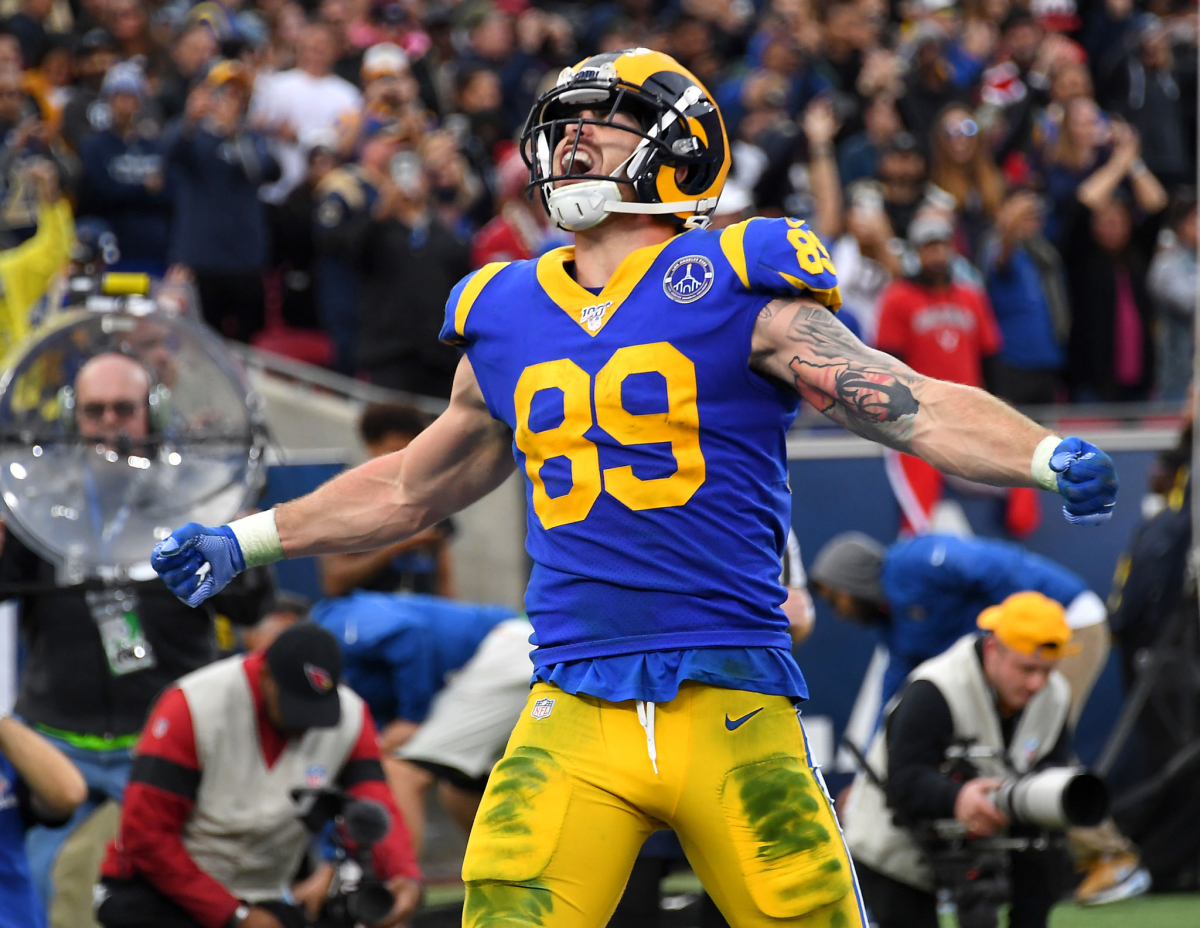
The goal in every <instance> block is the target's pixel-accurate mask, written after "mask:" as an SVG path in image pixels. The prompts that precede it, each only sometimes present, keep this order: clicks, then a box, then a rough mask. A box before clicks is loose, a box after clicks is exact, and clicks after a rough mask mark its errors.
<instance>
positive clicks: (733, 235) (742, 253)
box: [721, 219, 754, 290]
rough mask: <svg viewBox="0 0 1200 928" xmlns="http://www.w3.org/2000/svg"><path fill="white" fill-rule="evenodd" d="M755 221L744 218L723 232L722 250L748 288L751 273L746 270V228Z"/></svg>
mask: <svg viewBox="0 0 1200 928" xmlns="http://www.w3.org/2000/svg"><path fill="white" fill-rule="evenodd" d="M753 221H754V220H753V219H743V220H742V221H741V222H738V223H734V224H733V225H731V226H730V227H729V228H727V229H726V230H725V231H724V232H722V233H721V251H723V252H725V260H726V261H728V262H729V263H730V264H731V265H733V270H734V273H735V274H737V276H738V280H740V281H741V282H742V286H743V287H745V288H746V289H747V290H748V289H750V275H749V274H748V273H747V272H746V229H747V228H748V227H749V225H750V223H751V222H753Z"/></svg>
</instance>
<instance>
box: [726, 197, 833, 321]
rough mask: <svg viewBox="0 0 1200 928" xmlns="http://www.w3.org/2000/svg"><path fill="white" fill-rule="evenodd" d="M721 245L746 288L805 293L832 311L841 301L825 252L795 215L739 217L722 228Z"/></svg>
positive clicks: (782, 292)
mask: <svg viewBox="0 0 1200 928" xmlns="http://www.w3.org/2000/svg"><path fill="white" fill-rule="evenodd" d="M721 250H722V251H723V252H724V253H725V257H726V258H727V259H728V261H729V263H730V264H731V265H732V266H733V269H734V271H735V273H736V274H737V276H738V279H739V281H740V282H741V284H742V286H743V287H745V288H746V289H747V290H750V291H753V292H758V293H765V294H771V295H773V296H783V297H788V296H798V295H803V296H806V297H808V298H810V299H813V300H816V301H817V302H818V303H821V304H823V305H825V306H828V307H829V308H830V309H832V310H835V311H836V310H837V308H838V307H839V306H841V305H842V296H841V294H840V293H839V292H838V283H837V272H836V271H835V270H834V267H833V262H832V261H831V260H830V259H829V252H828V251H826V249H825V246H824V245H823V244H822V243H821V240H820V239H819V238H817V236H816V233H815V232H813V231H812V230H811V229H809V228H808V226H807V225H805V224H804V222H802V221H801V220H799V219H763V218H754V219H748V220H746V221H745V222H739V223H737V224H736V225H732V226H730V227H729V228H728V229H726V230H725V231H723V232H722V233H721Z"/></svg>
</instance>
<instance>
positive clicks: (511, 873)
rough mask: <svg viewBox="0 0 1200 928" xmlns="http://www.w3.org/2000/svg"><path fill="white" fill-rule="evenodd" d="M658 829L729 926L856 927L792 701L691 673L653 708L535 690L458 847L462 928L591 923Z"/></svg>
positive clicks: (834, 832)
mask: <svg viewBox="0 0 1200 928" xmlns="http://www.w3.org/2000/svg"><path fill="white" fill-rule="evenodd" d="M656 766H657V772H655V767H656ZM661 828H674V829H675V831H676V832H677V833H678V835H679V839H680V841H681V842H682V844H683V848H684V851H686V853H687V857H688V860H689V861H690V862H691V864H692V867H693V868H694V869H695V871H696V873H697V875H698V876H699V877H700V879H701V881H702V882H703V883H704V887H705V889H706V890H708V892H709V894H710V895H711V896H712V897H713V900H714V901H715V902H716V904H717V906H718V907H719V908H720V910H721V912H722V913H723V914H724V916H725V918H726V919H727V920H728V921H729V923H730V925H732V926H733V928H758V926H768V925H770V926H785V925H786V926H800V925H802V926H805V928H818V926H819V928H866V924H867V921H866V917H865V916H864V914H863V910H862V904H861V901H860V899H859V895H858V888H857V884H856V881H855V877H854V870H853V867H852V865H851V863H850V858H849V856H848V854H847V852H846V847H845V845H844V844H843V843H842V838H841V833H840V831H839V829H838V825H837V821H836V819H835V818H834V814H833V809H832V806H831V804H830V801H829V797H828V794H827V793H826V791H825V786H824V783H823V782H822V781H821V780H820V775H819V774H818V773H817V771H816V770H814V769H813V768H812V767H811V766H810V764H809V760H808V750H807V745H806V744H805V740H804V733H803V731H802V730H801V728H800V721H799V719H798V718H797V715H796V709H795V707H794V706H793V705H792V703H791V701H790V700H788V699H786V698H784V697H782V696H764V695H762V694H758V693H751V692H746V691H742V690H729V689H722V688H720V687H714V686H708V685H705V684H700V683H692V682H687V683H684V684H683V685H682V686H681V687H680V689H679V695H678V696H677V697H676V698H675V699H673V700H671V701H670V702H668V703H661V704H658V705H657V706H656V705H654V704H642V705H639V704H638V703H636V702H634V701H627V702H620V703H613V702H606V701H604V700H602V699H594V698H592V697H590V696H572V695H569V694H567V693H564V692H563V691H562V690H560V689H558V688H556V687H553V686H550V685H549V684H546V683H538V684H536V685H535V686H534V687H533V690H532V692H531V693H530V695H529V701H528V703H527V704H526V707H525V711H524V712H523V713H522V715H521V719H520V721H519V722H518V723H517V727H516V729H515V730H514V731H513V734H512V738H511V739H510V740H509V743H508V749H507V751H506V752H505V754H504V758H503V759H502V760H501V761H500V762H499V763H498V764H497V765H496V767H495V769H494V770H493V771H492V775H491V779H490V780H489V781H488V787H487V792H486V793H485V794H484V797H483V802H482V804H481V805H480V807H479V812H478V814H477V815H476V817H475V826H474V828H473V829H472V831H471V837H470V840H469V841H468V843H467V854H466V859H465V860H464V862H463V881H464V882H465V883H466V889H467V896H466V903H465V905H464V908H463V925H464V928H532V926H538V928H601V926H603V925H605V924H606V923H607V922H608V919H609V917H610V916H611V915H612V913H613V910H614V909H615V908H616V905H617V901H618V900H619V899H620V897H621V893H622V891H623V890H624V888H625V882H626V880H627V879H628V877H629V871H630V868H631V867H632V866H633V861H634V858H635V857H637V854H638V851H639V849H640V848H641V846H642V842H643V841H645V839H646V837H647V836H648V835H649V834H650V833H651V832H653V831H655V830H657V829H661Z"/></svg>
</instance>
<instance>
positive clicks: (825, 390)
mask: <svg viewBox="0 0 1200 928" xmlns="http://www.w3.org/2000/svg"><path fill="white" fill-rule="evenodd" d="M787 338H788V341H789V342H790V343H792V348H793V350H795V351H796V352H798V353H797V354H795V355H794V356H793V357H792V360H791V361H790V362H789V364H788V367H789V368H790V369H791V371H792V374H793V375H794V379H793V384H794V386H795V388H796V390H797V391H798V392H799V394H800V396H801V397H803V398H804V399H806V400H807V401H808V402H810V403H811V404H812V405H813V406H815V407H816V408H817V409H819V410H820V411H821V412H823V413H824V414H825V415H827V416H828V417H829V418H831V419H833V420H834V421H835V422H838V423H840V424H841V425H843V426H845V427H846V428H848V429H849V430H850V431H852V432H854V433H856V434H858V435H861V436H863V437H864V438H869V439H871V440H872V441H878V442H882V443H883V444H885V445H888V446H890V447H893V448H896V449H897V450H900V451H909V450H911V447H912V433H913V420H914V419H916V417H917V413H918V411H919V410H920V408H921V404H920V402H919V401H918V400H917V398H916V396H915V395H914V394H913V387H914V386H916V385H917V384H918V383H920V381H921V380H922V379H923V378H922V377H921V376H920V375H919V374H917V373H915V372H914V371H912V370H911V369H910V368H908V367H907V366H906V365H904V364H902V363H900V362H899V361H897V360H896V359H895V358H893V357H891V356H890V355H886V354H884V353H883V352H880V351H875V350H873V349H870V348H867V347H866V346H865V345H863V343H862V342H860V341H859V340H858V339H857V338H855V337H854V335H853V334H852V333H851V332H850V331H849V330H848V329H847V328H846V327H845V326H844V325H842V324H841V323H840V322H838V321H837V319H835V318H834V316H833V314H832V313H830V312H829V311H828V310H827V309H824V308H819V307H813V306H800V307H799V308H797V310H796V312H795V315H794V316H793V317H792V321H791V324H790V325H789V326H788V331H787Z"/></svg>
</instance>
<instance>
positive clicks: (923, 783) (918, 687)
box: [887, 643, 1071, 821]
mask: <svg viewBox="0 0 1200 928" xmlns="http://www.w3.org/2000/svg"><path fill="white" fill-rule="evenodd" d="M975 653H976V656H977V657H978V658H979V659H980V660H981V661H982V657H981V656H980V644H979V643H976V645H975ZM1020 719H1021V715H1020V713H1017V714H1016V715H1013V716H1010V717H1008V718H1004V717H1003V716H1002V717H1001V719H1000V731H1001V734H1002V736H1003V737H1004V747H1005V749H1007V748H1008V746H1009V742H1010V741H1011V740H1012V736H1013V733H1014V732H1015V731H1016V729H1017V723H1018V722H1019V721H1020ZM953 740H954V719H953V718H952V717H951V715H950V706H949V705H948V704H947V702H946V697H945V696H943V695H942V691H941V690H939V689H938V688H937V686H936V685H934V684H933V683H931V682H929V681H928V680H914V681H913V682H912V683H910V684H909V685H908V688H907V689H906V690H905V691H904V695H903V696H902V697H901V698H900V703H899V705H897V706H896V708H895V709H894V710H893V711H892V714H891V715H890V716H889V717H888V721H887V747H888V769H887V798H888V805H889V806H890V807H891V808H892V809H893V810H894V811H896V812H898V813H900V814H901V815H903V816H905V817H907V818H908V819H909V820H911V821H929V820H932V819H943V818H954V802H955V800H956V799H958V791H959V790H960V789H962V785H963V783H964V782H965V779H963V778H955V777H948V776H946V775H945V774H944V773H943V772H942V770H941V767H942V764H943V763H944V761H945V759H946V749H947V748H948V747H950V745H951V743H952V742H953ZM1070 760H1071V732H1070V730H1069V729H1068V728H1067V727H1066V726H1063V730H1062V734H1061V735H1060V736H1059V739H1058V742H1057V743H1056V744H1055V745H1054V748H1053V749H1052V750H1051V751H1050V753H1049V754H1047V755H1046V756H1045V757H1044V758H1042V760H1041V762H1039V763H1038V765H1037V766H1038V767H1039V768H1043V767H1062V766H1065V765H1066V764H1068V763H1070Z"/></svg>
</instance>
